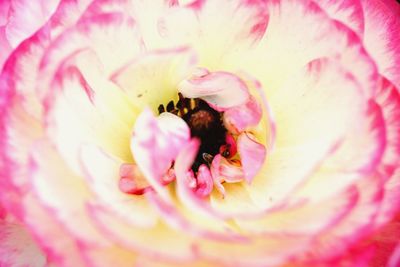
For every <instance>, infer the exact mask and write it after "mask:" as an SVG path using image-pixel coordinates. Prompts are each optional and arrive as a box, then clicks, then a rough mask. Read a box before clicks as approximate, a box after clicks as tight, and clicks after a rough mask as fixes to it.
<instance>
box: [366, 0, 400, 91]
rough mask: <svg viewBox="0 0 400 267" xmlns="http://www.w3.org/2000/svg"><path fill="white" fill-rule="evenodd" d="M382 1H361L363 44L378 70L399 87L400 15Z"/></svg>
mask: <svg viewBox="0 0 400 267" xmlns="http://www.w3.org/2000/svg"><path fill="white" fill-rule="evenodd" d="M384 2H385V1H380V0H370V1H362V3H363V8H364V15H365V32H364V44H365V47H366V48H367V50H368V52H369V53H370V54H371V55H372V57H373V58H374V59H375V60H376V62H377V65H378V69H379V72H380V73H381V74H382V75H383V76H385V77H386V78H387V79H389V80H390V81H391V82H392V83H393V84H394V85H395V86H396V87H397V88H400V74H399V71H398V66H399V65H400V38H399V36H400V16H399V14H396V13H395V10H391V9H392V7H391V6H390V7H388V6H387V5H385V3H384ZM392 5H394V1H393V3H392ZM397 10H398V9H397Z"/></svg>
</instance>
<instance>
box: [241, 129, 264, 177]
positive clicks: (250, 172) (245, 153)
mask: <svg viewBox="0 0 400 267" xmlns="http://www.w3.org/2000/svg"><path fill="white" fill-rule="evenodd" d="M238 151H239V155H240V159H241V162H242V166H243V172H244V178H245V180H246V181H247V183H251V181H252V180H253V178H254V177H255V176H256V175H257V173H258V172H259V171H260V169H261V167H262V166H263V164H264V162H265V157H266V149H265V147H264V145H262V144H260V143H258V142H257V141H255V140H254V137H251V136H250V135H249V134H247V133H242V134H241V135H240V136H239V138H238Z"/></svg>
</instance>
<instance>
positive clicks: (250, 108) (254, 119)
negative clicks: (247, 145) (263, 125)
mask: <svg viewBox="0 0 400 267" xmlns="http://www.w3.org/2000/svg"><path fill="white" fill-rule="evenodd" d="M261 117H262V109H261V107H260V105H259V104H258V102H257V100H256V99H255V98H254V97H253V96H250V99H249V101H247V102H246V103H245V104H244V105H241V106H238V107H234V108H230V109H228V110H226V111H225V112H224V116H223V120H224V124H225V127H226V128H227V129H228V130H229V131H230V132H234V133H239V132H243V131H244V130H246V129H247V128H248V127H251V126H256V125H257V124H258V123H259V121H260V120H261Z"/></svg>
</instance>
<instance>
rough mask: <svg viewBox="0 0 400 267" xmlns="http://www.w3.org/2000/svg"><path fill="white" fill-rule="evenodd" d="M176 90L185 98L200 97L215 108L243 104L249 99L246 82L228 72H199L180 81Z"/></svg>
mask: <svg viewBox="0 0 400 267" xmlns="http://www.w3.org/2000/svg"><path fill="white" fill-rule="evenodd" d="M178 90H179V91H180V92H181V93H182V94H183V95H184V96H185V97H187V98H201V99H203V100H205V101H206V102H207V103H208V104H210V105H211V106H212V107H214V108H215V109H216V110H221V111H222V110H226V109H228V108H232V107H236V106H240V105H243V104H244V103H246V102H247V100H248V99H249V92H248V89H247V86H246V84H245V83H244V82H243V81H242V80H241V79H240V78H239V77H237V76H235V75H234V74H231V73H228V72H222V71H219V72H211V73H209V72H207V71H206V72H202V71H201V72H199V71H197V73H194V74H193V76H192V77H190V78H188V79H186V80H184V81H182V82H181V83H180V84H179V88H178Z"/></svg>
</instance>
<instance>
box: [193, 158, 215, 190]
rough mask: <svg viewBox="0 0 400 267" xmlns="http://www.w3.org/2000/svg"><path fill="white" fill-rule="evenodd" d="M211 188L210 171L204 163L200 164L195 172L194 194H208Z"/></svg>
mask: <svg viewBox="0 0 400 267" xmlns="http://www.w3.org/2000/svg"><path fill="white" fill-rule="evenodd" d="M212 189H213V180H212V176H211V172H210V170H209V169H208V167H207V166H206V165H204V164H203V165H201V166H200V167H199V170H198V172H197V188H196V194H197V195H198V196H201V197H206V196H208V195H209V194H210V193H211V191H212Z"/></svg>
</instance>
